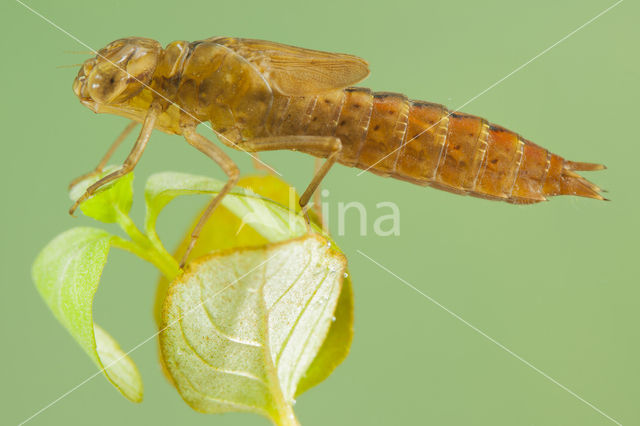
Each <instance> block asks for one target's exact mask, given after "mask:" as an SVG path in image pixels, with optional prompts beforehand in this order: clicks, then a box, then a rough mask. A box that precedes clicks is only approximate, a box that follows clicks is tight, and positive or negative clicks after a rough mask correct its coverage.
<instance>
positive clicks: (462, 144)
mask: <svg viewBox="0 0 640 426" xmlns="http://www.w3.org/2000/svg"><path fill="white" fill-rule="evenodd" d="M268 127H269V129H270V132H271V134H274V135H277V134H281V135H284V134H289V135H291V134H306V135H327V136H337V137H339V138H340V139H341V141H342V145H343V151H342V153H341V155H340V158H339V159H338V161H339V162H340V163H342V164H344V165H347V166H353V167H358V168H361V169H365V170H368V171H371V172H373V173H376V174H379V175H383V176H390V177H394V178H397V179H402V180H406V181H410V182H413V183H416V184H419V185H429V186H434V187H437V188H439V189H443V190H446V191H450V192H455V193H460V194H469V195H473V196H477V197H482V198H488V199H496V200H504V201H508V202H512V203H535V202H538V201H544V200H545V199H546V196H551V195H562V194H568V195H578V196H584V197H590V198H597V199H603V198H602V197H601V196H600V195H599V193H598V192H599V191H600V189H599V188H598V187H597V186H595V185H593V184H592V183H590V182H589V181H587V180H586V179H584V178H583V177H581V176H580V175H578V174H576V173H574V170H598V169H601V168H603V166H601V165H598V164H590V163H574V162H571V161H565V160H564V159H563V158H561V157H559V156H557V155H555V154H552V153H550V152H548V151H547V150H546V149H544V148H541V147H539V146H538V145H535V144H533V143H532V142H530V141H528V140H526V139H523V138H522V137H520V136H519V135H518V134H516V133H514V132H512V131H510V130H507V129H505V128H503V127H500V126H496V125H493V124H491V123H489V122H487V121H486V120H484V119H483V118H480V117H476V116H473V115H468V114H463V113H459V112H450V111H449V110H447V108H446V107H444V106H442V105H438V104H433V103H428V102H422V101H413V100H409V99H408V98H407V97H406V96H404V95H402V94H396V93H381V92H378V93H372V92H371V91H370V90H369V89H366V88H359V87H357V88H356V87H354V88H348V89H346V90H344V91H338V92H331V93H329V94H326V95H321V96H313V97H296V98H287V97H279V98H276V99H275V102H274V105H273V108H272V113H271V115H270V120H269V125H268ZM300 150H301V151H305V150H304V148H301V149H300ZM309 153H310V154H314V155H318V153H313V152H309Z"/></svg>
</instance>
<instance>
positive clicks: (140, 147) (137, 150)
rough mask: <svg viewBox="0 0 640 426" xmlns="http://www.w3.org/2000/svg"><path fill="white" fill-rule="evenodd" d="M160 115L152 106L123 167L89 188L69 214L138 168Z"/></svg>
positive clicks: (158, 110) (157, 109) (158, 109)
mask: <svg viewBox="0 0 640 426" xmlns="http://www.w3.org/2000/svg"><path fill="white" fill-rule="evenodd" d="M158 115H160V108H159V107H155V106H154V105H152V106H151V107H150V109H149V113H148V114H147V116H146V117H145V119H144V123H143V124H142V130H141V131H140V135H138V139H136V143H135V145H134V146H133V149H132V150H131V152H130V153H129V155H128V156H127V159H126V160H124V163H123V164H122V167H121V168H120V169H118V170H116V171H115V172H113V173H110V174H108V175H107V176H105V177H103V178H102V179H100V180H99V181H97V182H96V183H94V184H93V185H91V186H90V187H89V188H87V190H86V191H85V192H84V194H82V196H81V197H80V198H78V199H77V200H76V202H75V203H74V204H73V206H71V208H70V209H69V214H71V215H72V214H73V212H74V211H75V210H76V209H77V208H78V206H79V205H80V204H81V203H83V202H84V201H85V200H86V199H87V198H89V197H91V196H92V195H93V194H94V193H95V192H96V191H97V190H98V189H100V188H101V187H102V186H104V185H106V184H107V183H109V182H112V181H114V180H116V179H118V178H119V177H122V176H124V175H126V174H127V173H131V171H133V169H134V168H135V167H136V164H138V161H140V157H142V153H143V152H144V149H145V147H146V146H147V142H149V137H150V136H151V132H152V131H153V128H154V126H155V124H156V120H157V118H158Z"/></svg>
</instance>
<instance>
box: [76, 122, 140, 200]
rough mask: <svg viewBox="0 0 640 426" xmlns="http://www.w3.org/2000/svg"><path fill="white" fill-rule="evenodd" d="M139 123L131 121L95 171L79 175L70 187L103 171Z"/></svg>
mask: <svg viewBox="0 0 640 426" xmlns="http://www.w3.org/2000/svg"><path fill="white" fill-rule="evenodd" d="M137 124H138V123H136V122H135V121H132V122H131V123H129V124H128V125H127V127H125V128H124V130H123V131H122V133H120V135H119V136H118V137H117V138H116V140H115V141H114V142H113V143H112V144H111V147H110V148H109V150H108V151H107V153H106V154H105V155H104V157H102V160H100V163H98V165H97V166H96V168H95V169H93V171H90V172H89V173H85V174H83V175H82V176H78V177H77V178H75V179H74V180H72V181H71V183H70V184H69V189H71V188H73V187H74V186H75V185H76V184H77V183H78V182H80V181H83V180H85V179H86V178H88V177H91V176H94V175H97V174H98V173H100V172H102V169H103V168H104V166H106V165H107V161H109V159H110V158H111V156H112V155H113V153H114V152H116V149H118V147H119V146H120V144H122V142H123V141H124V140H125V139H126V137H127V136H128V135H129V133H131V131H132V130H133V128H134V127H136V126H137Z"/></svg>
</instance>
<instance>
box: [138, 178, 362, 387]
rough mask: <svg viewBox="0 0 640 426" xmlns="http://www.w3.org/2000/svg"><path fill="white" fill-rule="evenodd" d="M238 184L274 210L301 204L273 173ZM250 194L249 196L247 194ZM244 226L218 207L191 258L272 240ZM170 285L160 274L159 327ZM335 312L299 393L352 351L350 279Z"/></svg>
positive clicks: (185, 241) (178, 253) (183, 247)
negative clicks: (256, 195) (263, 199)
mask: <svg viewBox="0 0 640 426" xmlns="http://www.w3.org/2000/svg"><path fill="white" fill-rule="evenodd" d="M156 176H163V179H164V180H172V179H171V174H161V175H156ZM200 179H203V180H205V181H213V180H212V179H209V178H198V179H196V180H194V182H201V181H200ZM218 185H219V187H222V183H218ZM148 186H149V185H148ZM238 186H240V187H244V188H246V189H248V190H249V191H250V193H257V194H259V195H260V196H262V197H266V198H268V199H269V200H273V201H275V203H274V204H272V205H271V207H272V210H276V211H277V210H278V209H280V210H284V209H285V207H284V206H286V205H291V204H292V205H293V206H297V205H298V197H297V195H296V194H295V191H294V190H293V188H292V187H291V186H289V185H288V184H287V183H286V182H284V181H283V180H281V179H279V178H278V177H276V176H273V175H266V176H247V177H244V178H242V179H240V181H239V182H238ZM153 187H156V188H159V189H155V190H154V191H153V194H161V193H162V192H163V191H162V189H161V188H162V186H161V185H159V184H158V183H154V184H153ZM185 187H187V185H184V186H183V188H185ZM150 196H151V198H152V199H153V198H155V195H151V194H150ZM247 196H249V195H248V194H247ZM254 197H255V195H254ZM167 202H168V201H167ZM164 205H166V203H164ZM157 206H158V207H160V208H161V204H160V203H158V205H157ZM291 207H292V206H289V208H291ZM285 213H286V212H285V211H283V212H282V213H281V214H282V215H284V214H285ZM198 218H199V215H198V217H197V218H196V219H195V220H194V222H193V224H192V225H191V226H190V227H189V229H188V232H187V233H186V235H185V238H184V239H183V241H182V242H181V244H180V246H179V247H178V249H177V250H176V253H175V255H174V257H176V258H177V259H180V258H182V255H183V253H184V251H185V250H186V247H187V245H188V244H189V241H190V239H191V238H190V234H191V229H193V226H195V223H196V222H197V220H198ZM243 225H244V223H243V222H242V220H241V219H239V218H238V216H236V215H235V214H234V213H233V212H231V211H229V210H228V209H226V208H225V207H224V206H220V207H218V208H217V209H216V210H215V211H214V213H213V215H212V217H211V218H210V219H209V220H208V221H207V223H205V225H204V227H203V228H202V231H201V232H200V238H199V240H198V243H197V244H196V246H195V247H194V249H193V251H192V252H191V255H190V257H189V259H190V260H193V259H197V258H199V257H201V256H204V255H205V254H208V253H211V252H213V251H217V250H227V249H231V248H241V247H251V246H259V245H264V244H266V243H268V242H269V240H268V239H266V238H265V237H264V236H263V235H261V234H260V233H259V232H257V231H256V230H254V229H253V227H252V226H251V225H249V226H243ZM260 229H261V228H260V227H259V226H258V230H260ZM293 237H295V235H291V236H290V238H293ZM272 242H275V241H272ZM334 247H335V245H334ZM336 248H337V247H336ZM169 284H170V283H169V282H168V281H167V280H166V279H165V278H164V277H161V278H160V281H159V282H158V287H157V290H156V297H155V303H154V316H155V318H156V322H157V324H158V326H159V327H160V325H161V322H162V321H161V316H162V308H163V305H164V300H165V298H166V295H167V289H168V287H169ZM334 315H335V318H336V320H335V321H334V322H333V323H332V324H331V328H330V329H329V333H328V334H327V338H326V340H325V342H324V343H323V345H322V347H321V348H320V351H319V352H318V355H317V356H316V359H315V360H314V361H313V363H312V364H311V366H310V367H309V370H308V371H307V373H306V374H305V376H304V377H303V379H302V380H301V382H300V384H299V385H298V390H297V391H296V394H297V395H300V394H302V393H303V392H306V391H307V390H308V389H310V388H311V387H313V386H315V385H317V384H319V383H320V382H322V381H323V380H325V379H326V378H327V377H329V375H331V373H332V372H333V371H334V370H335V368H336V367H337V366H338V365H340V364H341V363H342V362H343V361H344V359H345V358H346V357H347V355H348V354H349V349H350V347H351V342H352V340H353V320H354V318H353V289H352V285H351V279H350V278H347V279H346V280H345V281H344V284H343V286H342V293H341V294H340V298H339V302H338V306H337V308H336V311H335V313H334Z"/></svg>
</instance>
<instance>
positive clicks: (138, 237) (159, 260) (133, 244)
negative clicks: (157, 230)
mask: <svg viewBox="0 0 640 426" xmlns="http://www.w3.org/2000/svg"><path fill="white" fill-rule="evenodd" d="M117 222H118V225H120V227H121V228H122V229H123V230H124V232H126V234H127V235H128V236H129V238H131V241H128V240H125V239H124V238H120V237H115V238H114V239H113V241H112V244H113V245H114V246H116V247H119V248H121V249H124V250H127V251H129V252H131V253H133V254H135V255H136V256H138V257H140V258H141V259H144V260H146V261H147V262H149V263H151V264H152V265H154V266H155V267H156V268H158V269H159V270H160V272H161V273H162V275H164V276H165V278H166V279H167V280H168V281H169V282H171V281H173V279H174V278H175V277H176V276H177V275H178V274H179V273H180V268H179V266H178V262H177V261H176V260H175V259H174V258H173V257H172V256H171V255H170V254H169V253H168V252H167V251H166V250H165V248H164V246H163V245H162V244H161V243H160V241H159V240H158V239H157V238H156V239H155V240H156V241H152V240H151V239H150V238H149V237H148V236H146V235H145V234H143V233H142V232H140V230H139V229H138V227H137V226H136V225H135V223H133V220H131V218H130V217H129V215H127V214H125V213H123V212H121V211H118V219H117Z"/></svg>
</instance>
